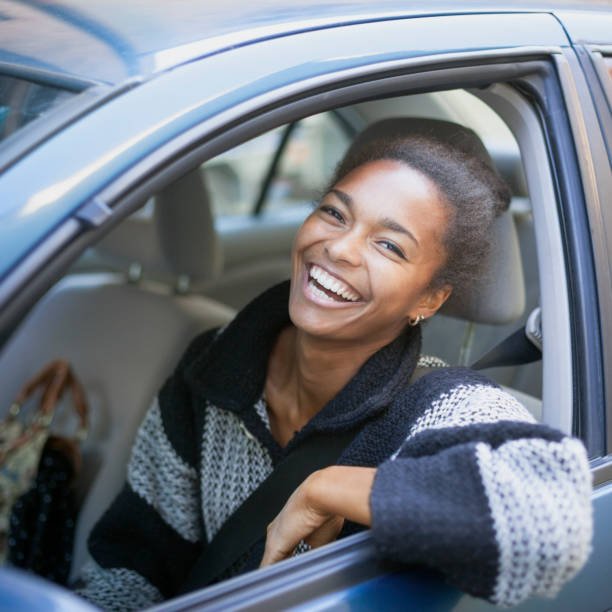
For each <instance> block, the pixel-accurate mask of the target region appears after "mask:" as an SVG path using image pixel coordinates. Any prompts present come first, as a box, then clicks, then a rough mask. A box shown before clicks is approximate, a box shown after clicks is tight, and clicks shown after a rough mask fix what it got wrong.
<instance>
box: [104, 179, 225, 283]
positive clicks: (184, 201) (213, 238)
mask: <svg viewBox="0 0 612 612" xmlns="http://www.w3.org/2000/svg"><path fill="white" fill-rule="evenodd" d="M96 252H97V254H98V255H99V256H101V257H102V258H103V260H104V261H108V262H109V263H111V264H112V265H113V266H116V267H120V268H127V267H128V266H129V265H130V264H133V263H138V264H140V265H141V266H142V271H143V272H142V273H143V277H145V278H147V279H151V280H159V281H163V282H167V283H171V284H174V283H175V281H176V279H177V278H179V277H184V276H187V277H188V278H189V280H190V281H191V282H203V281H209V280H212V279H214V278H216V277H217V276H218V274H219V272H220V270H221V266H222V255H221V247H220V244H219V238H218V236H217V232H216V230H215V226H214V220H213V215H212V211H211V206H210V200H209V197H208V191H207V189H206V185H205V182H204V177H203V175H202V172H201V170H200V169H199V168H197V169H196V170H193V171H191V172H189V173H188V174H185V175H184V176H182V177H181V178H179V179H177V180H176V181H174V182H173V183H172V184H171V185H169V186H168V187H166V188H165V189H163V190H162V191H161V192H159V193H158V194H157V195H156V196H155V197H154V199H153V214H152V217H150V218H147V217H145V216H143V215H132V216H131V217H129V218H127V219H125V220H124V221H123V222H122V223H121V224H119V225H118V226H117V227H116V228H115V229H113V231H112V232H110V233H109V234H108V236H106V237H105V238H104V239H103V240H101V241H100V243H99V244H98V245H97V247H96Z"/></svg>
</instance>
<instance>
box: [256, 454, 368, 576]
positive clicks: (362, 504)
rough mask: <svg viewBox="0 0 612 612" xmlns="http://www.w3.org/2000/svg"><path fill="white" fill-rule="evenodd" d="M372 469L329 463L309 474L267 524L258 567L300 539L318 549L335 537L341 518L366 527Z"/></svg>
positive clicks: (278, 557) (290, 551) (289, 549)
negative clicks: (329, 465) (262, 551)
mask: <svg viewBox="0 0 612 612" xmlns="http://www.w3.org/2000/svg"><path fill="white" fill-rule="evenodd" d="M375 474H376V469H375V468H361V467H347V466H332V467H329V468H325V469H323V470H319V471H317V472H314V473H313V474H311V475H310V476H309V477H308V478H307V479H306V480H305V481H304V482H303V483H302V484H301V485H300V486H299V487H298V488H297V489H296V490H295V491H294V492H293V494H292V495H291V497H290V498H289V499H288V500H287V503H286V504H285V506H284V508H283V509H282V510H281V511H280V513H279V514H278V516H277V517H276V518H275V519H274V520H273V521H272V522H271V523H270V525H268V532H267V537H266V549H265V552H264V556H263V559H262V561H261V567H264V566H266V565H270V564H272V563H276V562H277V561H281V560H282V559H286V558H287V557H290V556H291V555H292V554H293V550H294V549H295V547H296V546H297V545H298V543H299V542H300V540H304V541H305V542H306V543H307V544H309V545H310V546H311V547H312V548H317V547H318V546H322V545H323V544H327V543H328V542H331V541H333V540H335V539H336V538H337V537H338V534H339V533H340V530H341V529H342V526H343V524H344V520H345V519H348V520H351V521H353V522H355V523H361V524H362V525H367V526H369V525H370V524H371V520H372V519H371V514H370V492H371V490H372V483H373V482H374V475H375Z"/></svg>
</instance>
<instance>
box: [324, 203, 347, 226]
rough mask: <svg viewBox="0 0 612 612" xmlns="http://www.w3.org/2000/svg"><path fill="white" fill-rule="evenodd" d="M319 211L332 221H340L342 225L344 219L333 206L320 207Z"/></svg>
mask: <svg viewBox="0 0 612 612" xmlns="http://www.w3.org/2000/svg"><path fill="white" fill-rule="evenodd" d="M320 210H321V211H322V212H324V213H325V214H326V215H329V216H330V217H334V219H337V220H338V221H340V223H344V217H343V216H342V215H341V214H340V212H339V211H338V210H337V209H335V208H334V207H333V206H321V207H320Z"/></svg>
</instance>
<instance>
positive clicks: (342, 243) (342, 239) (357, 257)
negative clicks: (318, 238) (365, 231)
mask: <svg viewBox="0 0 612 612" xmlns="http://www.w3.org/2000/svg"><path fill="white" fill-rule="evenodd" d="M362 249H363V239H362V237H361V236H359V235H358V234H357V232H352V231H348V232H345V233H344V234H342V235H341V236H336V237H334V238H332V239H330V240H328V242H327V244H326V245H325V250H326V251H327V254H328V256H329V258H330V259H331V260H332V261H344V262H346V263H348V264H350V265H352V266H358V265H360V264H361V259H362V253H363V251H362Z"/></svg>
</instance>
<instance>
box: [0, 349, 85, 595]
mask: <svg viewBox="0 0 612 612" xmlns="http://www.w3.org/2000/svg"><path fill="white" fill-rule="evenodd" d="M68 390H70V392H71V395H72V407H73V410H74V411H75V414H76V416H77V419H78V426H77V430H76V432H75V434H74V436H73V437H68V436H57V435H51V424H52V421H53V418H54V416H55V413H56V409H57V406H58V404H59V402H60V400H61V398H62V396H63V395H64V394H65V392H66V391H68ZM37 392H39V393H40V400H39V404H38V407H37V409H36V411H35V412H34V414H33V415H32V416H31V418H30V419H29V420H26V419H25V418H23V416H22V407H23V406H24V405H25V404H26V402H27V400H28V399H30V398H31V397H32V396H34V395H35V394H36V393H37ZM87 431H88V408H87V402H86V399H85V393H84V391H83V387H82V385H81V383H80V382H79V381H78V379H77V378H76V376H75V375H74V372H73V371H72V369H71V367H70V364H69V363H68V362H67V361H65V360H63V359H57V360H54V361H52V362H50V363H48V364H47V365H46V366H45V367H44V368H43V369H42V370H41V371H40V372H38V374H36V375H35V376H34V377H33V378H32V379H30V380H29V381H28V382H27V383H26V384H25V385H24V386H23V388H22V389H21V391H20V392H19V393H18V395H17V397H16V399H15V401H14V402H13V403H12V405H11V407H10V409H9V413H8V416H7V417H6V418H5V419H4V420H3V421H1V422H0V563H5V562H6V561H8V562H10V563H11V564H12V565H16V566H18V567H22V568H26V569H31V570H33V571H35V572H36V573H38V574H40V575H43V576H46V577H48V578H51V579H52V580H54V581H56V582H60V583H63V582H65V580H67V578H68V573H69V570H70V561H71V555H72V539H73V535H74V523H75V519H76V498H75V494H74V486H73V485H74V481H75V479H76V476H77V475H78V473H79V469H80V464H81V455H80V443H81V442H82V441H83V440H84V439H85V437H86V436H87Z"/></svg>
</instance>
